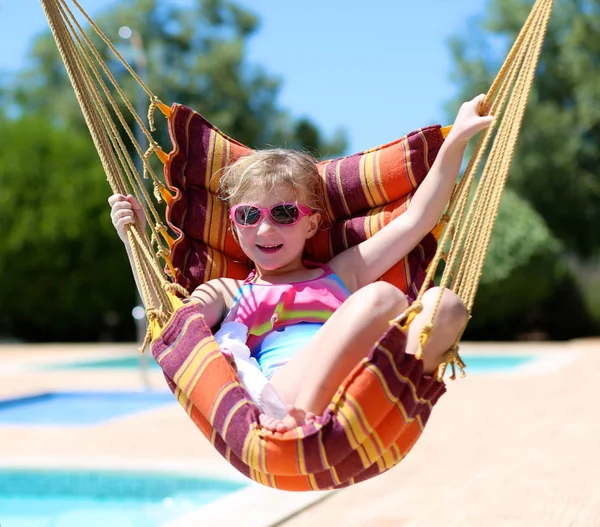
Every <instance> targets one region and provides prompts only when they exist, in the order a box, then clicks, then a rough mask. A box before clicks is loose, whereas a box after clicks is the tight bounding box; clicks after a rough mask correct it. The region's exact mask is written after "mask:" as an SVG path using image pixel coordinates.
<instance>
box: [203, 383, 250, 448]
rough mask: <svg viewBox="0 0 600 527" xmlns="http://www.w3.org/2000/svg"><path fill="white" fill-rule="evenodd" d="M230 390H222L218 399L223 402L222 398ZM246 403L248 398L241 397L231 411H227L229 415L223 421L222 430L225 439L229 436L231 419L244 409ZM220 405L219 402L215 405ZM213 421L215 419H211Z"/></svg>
mask: <svg viewBox="0 0 600 527" xmlns="http://www.w3.org/2000/svg"><path fill="white" fill-rule="evenodd" d="M230 386H231V385H230ZM229 391H230V390H229V389H223V390H221V393H220V394H219V397H217V401H218V402H221V400H222V399H223V396H225V395H226V394H227V393H228V392H229ZM245 404H246V400H245V399H241V400H239V401H238V402H237V403H235V404H234V405H233V406H232V407H231V408H230V409H229V412H228V413H227V417H225V421H223V429H222V431H221V435H222V436H223V439H225V437H227V430H228V429H229V424H230V423H231V420H232V419H233V418H234V417H235V414H236V413H237V412H238V410H240V409H242V407H243V406H244V405H245ZM218 406H219V404H215V405H214V407H215V408H217V407H218ZM213 415H214V414H213ZM212 422H213V421H212V420H211V424H212Z"/></svg>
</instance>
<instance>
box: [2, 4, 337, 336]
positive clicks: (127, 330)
mask: <svg viewBox="0 0 600 527" xmlns="http://www.w3.org/2000/svg"><path fill="white" fill-rule="evenodd" d="M164 4H165V3H164V2H158V1H157V0H132V1H128V2H123V3H121V4H119V5H117V6H115V7H111V10H110V11H109V12H107V13H105V14H104V15H102V16H100V17H98V19H97V21H98V22H99V24H100V26H101V27H102V28H103V30H104V31H105V32H106V34H107V35H108V37H109V38H110V39H111V40H113V41H115V42H116V41H118V29H119V28H120V27H121V26H123V25H128V26H130V27H133V28H134V29H135V30H136V31H137V32H139V33H140V34H141V37H142V40H143V43H144V48H145V51H146V54H147V55H148V75H147V81H148V85H149V86H150V87H151V88H152V90H153V91H154V92H155V93H156V94H157V95H158V96H159V97H160V98H161V99H162V100H163V101H165V102H166V103H169V102H171V101H177V102H181V103H184V104H187V105H189V106H192V107H195V108H196V109H198V110H200V111H201V112H202V113H203V114H204V115H205V116H206V117H207V118H208V119H209V120H211V121H212V122H214V123H215V124H216V125H217V126H219V127H220V128H221V129H222V130H223V131H224V132H225V133H227V134H228V135H231V136H232V137H235V138H236V139H238V140H239V141H241V142H244V143H246V144H248V145H249V146H257V147H260V146H264V145H267V144H272V145H273V144H275V145H285V146H289V147H296V148H297V147H305V148H308V149H310V150H312V151H314V152H317V153H320V154H322V155H327V156H331V155H336V154H341V153H342V151H343V150H344V149H345V140H344V137H343V134H338V135H336V136H335V137H333V138H332V139H331V140H328V139H327V138H324V137H323V136H322V134H321V133H320V132H319V130H318V129H317V128H316V127H315V125H314V124H312V123H311V121H310V120H309V119H306V118H303V119H295V118H293V116H291V115H290V114H288V113H287V112H285V111H283V110H282V109H281V108H280V107H279V106H278V104H277V93H278V89H279V85H280V82H279V80H278V79H276V78H274V77H272V76H270V75H268V74H267V73H266V72H265V71H264V70H263V69H261V68H260V67H258V66H253V65H251V64H249V63H248V62H247V60H246V58H245V46H246V43H247V40H248V38H249V37H250V36H251V35H252V34H254V32H256V31H257V28H258V19H257V18H256V16H255V15H253V14H251V13H249V12H247V11H245V10H243V9H241V8H240V7H238V6H236V5H235V4H234V3H233V2H227V1H225V0H198V1H197V2H196V3H195V4H194V5H193V6H192V7H190V8H183V7H178V6H176V5H166V6H165V5H164ZM126 47H127V45H126V44H121V45H120V48H121V51H122V52H125V53H127V49H126ZM103 53H104V55H105V56H108V55H107V54H106V53H105V52H103ZM30 65H31V66H30V67H28V69H27V70H26V71H23V72H22V73H21V74H20V75H19V76H17V80H16V83H15V84H13V85H10V84H9V85H8V86H7V85H6V84H4V83H3V86H2V91H1V92H0V97H1V98H2V100H3V102H4V101H6V103H7V104H8V105H9V106H10V108H11V115H12V116H13V118H12V119H8V118H7V117H3V118H1V120H0V129H2V131H3V137H5V138H10V141H3V142H2V143H1V144H0V189H1V192H0V222H1V224H2V225H3V227H4V234H3V243H2V244H0V273H1V276H2V277H3V278H2V280H1V281H0V305H2V306H3V309H2V310H1V311H0V338H3V337H16V338H21V339H25V340H31V341H50V340H71V341H72V340H96V339H103V338H111V339H115V338H119V339H123V338H131V337H133V335H134V326H133V323H132V318H131V308H132V307H133V306H134V305H135V286H134V282H133V279H132V276H131V271H130V270H129V265H128V263H127V258H126V256H125V251H124V250H123V247H122V244H121V243H120V241H119V240H118V237H117V236H116V235H115V233H114V229H113V228H112V226H111V224H110V218H109V214H108V206H107V203H106V199H107V197H108V195H109V193H110V189H109V187H108V185H107V184H106V181H105V177H104V175H103V174H102V168H101V165H100V162H99V160H98V158H97V154H96V151H95V150H94V147H93V144H92V141H91V139H90V137H89V134H88V133H87V131H86V129H85V124H84V121H83V118H82V116H81V114H80V110H79V106H78V104H77V102H76V99H75V97H74V95H73V90H72V88H71V86H70V84H69V81H68V78H67V75H66V72H65V69H64V66H63V64H62V61H61V60H60V57H59V55H58V52H57V50H56V46H55V43H54V40H53V39H52V37H51V35H50V34H49V32H47V33H45V34H43V35H40V36H39V38H37V39H36V41H35V43H34V45H33V48H32V53H31V60H30ZM109 66H110V67H111V70H112V71H113V72H114V73H115V74H116V77H117V78H118V80H119V82H120V83H122V85H123V86H124V88H125V90H126V91H127V92H128V94H129V95H130V96H133V95H134V94H135V88H134V85H133V82H132V80H131V78H130V76H129V74H128V73H127V72H125V71H124V69H123V68H122V66H119V64H118V63H117V62H116V61H114V60H113V61H109ZM158 122H159V119H158V116H157V123H158ZM163 139H164V137H163ZM161 142H162V144H163V145H164V146H165V148H167V144H165V141H161Z"/></svg>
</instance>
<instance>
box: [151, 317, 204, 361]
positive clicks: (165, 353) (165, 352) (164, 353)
mask: <svg viewBox="0 0 600 527" xmlns="http://www.w3.org/2000/svg"><path fill="white" fill-rule="evenodd" d="M198 316H200V315H194V316H191V317H189V318H188V319H187V320H186V321H185V324H184V325H183V327H182V328H181V330H179V334H178V335H177V338H176V339H175V341H174V342H173V344H171V345H170V346H169V347H167V348H165V349H164V350H163V351H162V352H161V354H160V355H159V356H158V357H156V362H157V363H158V364H159V365H160V363H161V362H162V361H163V360H164V358H165V357H167V356H168V355H170V354H171V352H172V351H173V350H174V349H175V348H176V347H177V345H178V343H179V341H180V340H181V338H182V337H183V335H184V334H185V333H186V331H187V329H188V327H189V325H190V324H191V323H192V321H193V320H195V319H196V318H197V317H198Z"/></svg>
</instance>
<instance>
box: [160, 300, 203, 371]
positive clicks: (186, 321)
mask: <svg viewBox="0 0 600 527" xmlns="http://www.w3.org/2000/svg"><path fill="white" fill-rule="evenodd" d="M211 336H212V333H211V331H210V328H209V327H208V326H207V324H206V322H205V321H204V316H203V315H202V314H201V313H200V311H199V309H198V307H197V306H196V305H195V304H189V305H187V306H184V307H183V308H181V309H179V310H178V311H177V312H176V313H175V316H174V317H173V320H172V321H171V324H169V326H167V328H166V329H165V330H164V331H163V333H162V335H161V337H159V338H158V339H157V340H156V341H155V342H154V344H153V345H152V355H153V357H154V360H156V362H157V363H158V364H159V365H160V367H161V368H162V370H163V371H164V372H165V374H166V375H168V376H169V377H170V378H171V379H176V378H177V372H178V370H179V369H180V368H181V366H182V364H183V363H184V362H185V360H186V359H187V358H188V356H189V354H190V353H191V352H192V350H193V349H194V348H195V347H196V345H197V344H198V342H200V340H202V339H203V338H207V337H211ZM171 346H173V350H172V351H171V352H170V353H169V354H168V355H166V356H164V357H162V358H161V356H162V354H163V353H164V352H165V351H166V350H167V349H168V348H170V347H171Z"/></svg>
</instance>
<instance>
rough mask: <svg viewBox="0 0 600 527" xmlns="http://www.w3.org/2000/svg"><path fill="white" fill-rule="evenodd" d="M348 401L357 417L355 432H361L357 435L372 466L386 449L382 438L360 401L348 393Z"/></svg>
mask: <svg viewBox="0 0 600 527" xmlns="http://www.w3.org/2000/svg"><path fill="white" fill-rule="evenodd" d="M346 400H347V401H349V402H351V404H352V406H353V408H354V413H355V415H356V417H357V419H356V420H357V423H356V427H355V430H358V431H359V432H360V433H359V434H356V437H357V438H358V441H359V442H360V443H361V445H362V448H363V450H364V452H365V454H366V455H367V456H368V458H369V464H370V465H371V464H373V463H375V462H376V461H377V460H378V459H379V458H380V457H381V455H382V453H383V452H384V450H385V448H384V446H383V443H382V442H381V438H380V437H379V435H378V434H377V432H376V431H375V429H374V428H373V427H372V426H371V424H370V423H369V419H368V418H367V416H366V415H365V413H364V411H363V409H362V406H361V405H360V403H359V402H358V400H357V399H356V398H355V397H353V396H352V395H350V394H349V393H346Z"/></svg>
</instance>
